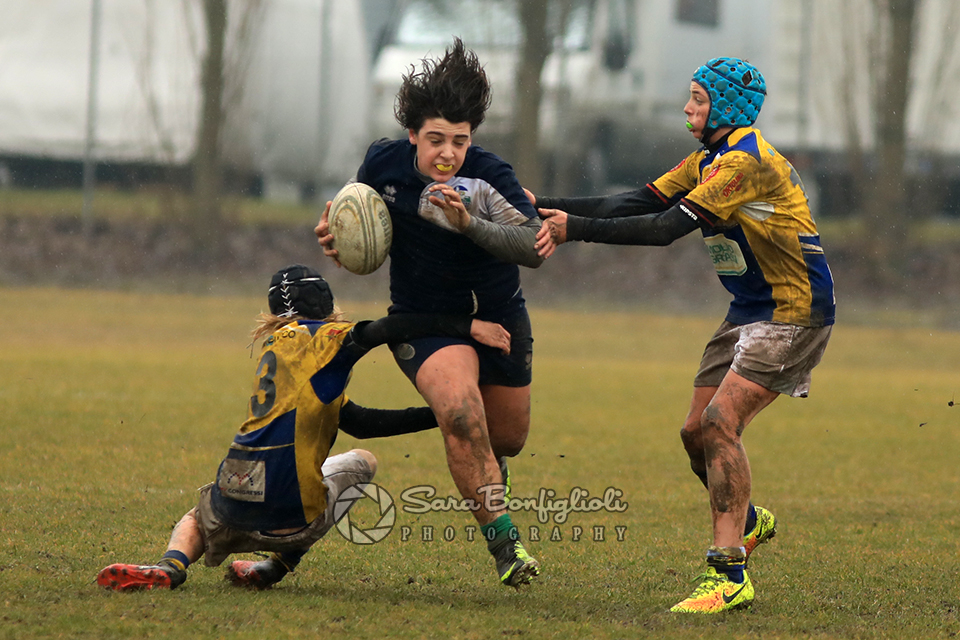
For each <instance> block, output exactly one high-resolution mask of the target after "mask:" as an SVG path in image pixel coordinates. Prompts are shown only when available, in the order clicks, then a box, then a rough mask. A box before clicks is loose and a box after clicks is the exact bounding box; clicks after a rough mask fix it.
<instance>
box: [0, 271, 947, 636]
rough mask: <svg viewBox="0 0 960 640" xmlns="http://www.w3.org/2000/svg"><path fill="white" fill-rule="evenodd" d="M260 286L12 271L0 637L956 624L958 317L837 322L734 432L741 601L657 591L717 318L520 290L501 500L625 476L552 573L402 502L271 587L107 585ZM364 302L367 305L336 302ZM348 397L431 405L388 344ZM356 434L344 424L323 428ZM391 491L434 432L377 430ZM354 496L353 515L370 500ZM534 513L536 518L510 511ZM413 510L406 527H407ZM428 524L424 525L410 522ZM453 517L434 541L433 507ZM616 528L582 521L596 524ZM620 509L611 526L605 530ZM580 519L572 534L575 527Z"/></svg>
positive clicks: (6, 325)
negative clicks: (694, 383) (506, 568)
mask: <svg viewBox="0 0 960 640" xmlns="http://www.w3.org/2000/svg"><path fill="white" fill-rule="evenodd" d="M262 306H263V302H262V300H260V299H259V298H253V297H249V298H247V297H221V298H215V297H190V296H182V295H181V296H178V295H147V294H130V293H100V292H96V293H95V292H84V291H72V290H56V289H0V340H2V345H3V346H2V347H0V371H2V374H0V408H2V412H0V416H2V418H0V419H2V428H0V543H2V554H0V638H35V637H69V638H102V637H129V638H141V637H171V638H264V637H271V638H303V637H323V636H330V637H332V636H337V637H350V638H354V637H356V638H381V637H390V638H427V637H436V638H494V637H520V638H545V637H565V638H566V637H584V638H587V637H589V638H744V637H761V638H901V637H906V638H931V637H953V636H956V635H957V634H958V633H960V614H958V610H960V586H958V581H960V556H958V553H957V548H958V547H957V541H958V539H960V511H958V509H957V490H958V486H960V470H958V465H957V460H958V459H960V456H958V454H960V435H958V434H960V406H957V405H954V406H950V402H951V401H960V368H958V366H957V361H958V357H960V333H949V332H932V331H929V330H918V329H906V328H895V329H871V328H863V327H856V328H850V327H845V326H843V325H841V326H839V327H837V328H836V330H835V332H834V337H833V341H832V343H831V345H830V348H829V349H828V351H827V355H826V358H825V360H824V362H823V363H822V364H821V366H820V367H819V368H818V369H817V370H816V372H815V375H814V386H813V393H812V396H811V397H810V398H809V399H806V400H792V399H786V398H784V399H781V400H778V401H777V402H776V403H774V405H772V406H771V407H770V408H769V409H768V410H766V411H764V413H763V414H761V416H760V417H759V418H758V419H757V420H756V421H755V422H754V424H752V425H751V426H750V428H749V429H748V431H747V434H746V436H745V442H746V446H747V448H748V451H749V453H750V455H751V462H752V468H753V478H754V497H755V499H756V501H757V502H758V503H759V504H762V505H764V506H766V507H768V508H770V509H772V510H773V511H774V512H775V513H776V514H777V515H778V517H779V519H780V522H781V530H780V533H779V535H778V536H777V538H776V539H775V540H774V541H773V542H772V543H771V544H769V545H765V546H764V547H761V548H760V549H759V550H758V551H757V554H756V555H755V556H754V560H753V562H752V565H753V566H752V571H751V573H752V577H753V580H754V582H755V585H756V587H757V600H756V603H755V605H754V606H753V608H752V609H750V610H748V611H744V612H738V613H734V614H730V615H725V616H721V617H717V618H708V619H701V618H689V617H677V616H674V615H671V614H668V613H665V611H666V609H667V608H668V607H669V606H670V605H672V604H673V603H674V602H675V601H677V600H678V599H680V598H681V597H683V596H685V595H687V593H688V592H689V591H690V590H691V588H692V585H691V584H690V581H691V580H692V579H693V578H694V577H695V576H696V574H697V573H698V572H699V571H700V569H701V567H702V555H703V551H704V549H705V548H706V545H707V544H708V542H709V540H708V533H709V516H708V511H707V507H706V498H705V495H704V492H703V490H702V488H700V485H699V483H698V482H697V481H696V480H695V478H694V477H693V475H692V474H691V473H690V472H689V470H688V467H687V462H686V459H685V455H684V454H683V451H682V448H681V446H680V442H679V438H678V435H677V432H678V429H679V426H680V424H681V422H682V420H683V417H684V414H685V412H686V408H687V402H688V400H689V393H690V380H691V377H692V375H693V373H694V370H695V367H696V364H697V361H698V358H699V355H700V351H701V348H702V345H703V343H704V342H705V340H706V339H707V337H708V336H709V335H710V334H711V332H712V331H713V329H714V328H715V325H716V324H717V322H718V320H719V318H717V319H705V320H704V319H700V318H689V317H660V316H655V315H640V314H631V313H607V314H604V315H602V316H599V317H586V316H585V315H584V314H582V313H579V312H574V311H570V312H563V311H546V310H543V309H534V310H533V311H532V317H533V321H534V329H535V336H536V358H535V367H534V370H535V376H534V388H533V402H534V404H533V427H532V431H531V434H530V438H529V440H528V443H527V446H526V448H525V450H524V452H523V453H522V454H521V455H520V456H519V457H518V458H517V459H516V460H515V461H514V462H513V463H512V469H513V471H514V492H515V495H516V496H517V497H524V496H532V495H535V494H536V492H537V490H538V489H539V488H540V487H543V488H547V489H553V490H554V491H556V493H557V494H558V495H560V496H564V495H567V494H569V492H570V490H571V489H572V488H573V487H581V488H584V489H587V490H589V491H590V492H591V494H593V495H597V494H600V493H602V492H603V490H604V489H605V488H606V487H610V486H612V487H615V488H619V489H620V490H622V491H623V492H624V495H623V497H622V499H623V500H624V501H626V502H627V503H628V508H627V510H626V512H624V513H592V514H584V513H579V514H573V515H571V516H570V519H569V521H567V522H565V523H563V524H559V525H557V527H558V531H559V532H560V534H561V536H562V540H560V541H551V540H549V539H546V538H548V537H549V533H551V532H552V531H553V528H552V527H553V524H549V525H543V526H541V538H542V539H541V541H540V542H534V543H531V544H530V545H529V548H530V550H531V552H533V553H534V555H536V556H537V557H538V558H539V559H540V560H541V562H542V563H543V567H544V573H543V575H542V576H541V579H540V580H539V581H538V582H537V583H536V584H534V585H532V587H531V588H529V589H526V590H524V591H522V592H520V593H515V592H512V591H510V590H507V589H504V588H502V587H500V586H499V585H498V584H497V581H496V577H495V574H494V571H493V565H492V562H491V560H490V558H489V556H488V554H487V552H486V550H485V548H484V545H483V543H481V542H478V541H474V542H472V543H471V542H468V541H467V540H466V539H465V538H466V527H467V526H468V525H469V524H471V522H472V521H471V519H470V518H469V517H468V516H467V515H465V514H461V513H446V514H444V513H431V514H427V515H420V516H414V515H411V514H407V513H403V512H400V513H399V514H398V520H397V527H398V528H397V529H395V530H394V532H393V533H392V534H391V535H390V536H389V537H388V538H387V539H386V540H384V541H383V542H381V543H379V544H376V545H373V546H369V547H361V546H355V545H351V544H349V543H348V542H346V541H345V540H344V539H343V538H341V537H340V536H339V535H338V534H337V533H336V532H331V534H330V535H328V537H327V538H326V539H325V540H323V541H322V542H321V543H319V544H318V545H317V546H316V547H315V548H314V549H313V550H312V551H311V552H310V554H309V555H308V556H307V557H306V558H305V560H304V562H303V564H302V565H301V568H300V569H298V571H297V573H296V574H295V575H293V576H290V577H289V578H288V579H286V580H284V582H283V583H282V584H281V585H279V586H278V587H277V588H276V589H274V590H272V591H268V592H263V593H255V592H246V591H237V590H235V589H233V588H231V587H229V586H228V585H227V584H226V583H225V582H223V580H222V573H223V568H222V567H221V568H218V569H209V568H206V567H203V566H197V567H194V568H192V569H191V572H190V579H189V580H188V582H187V583H186V584H185V585H184V586H183V587H182V588H180V589H178V590H176V591H173V592H158V593H134V594H117V593H111V592H105V591H102V590H100V589H99V588H98V587H97V586H96V584H95V583H94V577H95V575H96V573H97V571H98V570H99V569H100V568H101V567H103V566H105V565H107V564H110V563H112V562H150V561H155V560H156V559H157V558H158V557H159V555H160V554H161V553H162V551H163V549H164V547H165V544H166V541H167V537H168V535H169V533H170V529H171V527H172V525H173V524H174V522H175V521H176V520H177V519H178V518H179V517H180V515H181V514H182V513H183V512H185V511H186V510H187V509H189V508H190V507H192V506H193V504H194V502H195V498H196V494H195V488H196V487H199V486H200V485H202V484H204V483H206V482H208V481H210V480H211V479H212V478H213V474H214V472H215V469H216V465H217V464H218V463H219V461H220V459H221V457H222V456H223V455H224V453H225V451H226V447H227V445H228V443H229V441H230V439H231V437H232V435H233V432H234V429H235V428H236V426H237V425H238V423H239V422H240V421H241V420H242V419H243V417H244V406H245V400H246V398H247V397H248V396H249V394H250V385H251V381H252V373H253V369H254V367H255V365H256V361H255V360H254V359H252V358H251V351H250V349H249V348H248V345H249V340H248V338H247V333H248V331H249V329H250V327H251V323H252V318H253V317H254V315H255V314H256V313H257V312H259V311H260V309H261V308H262ZM343 306H344V307H345V310H346V311H347V312H348V313H349V314H350V315H351V316H352V317H354V318H356V319H361V318H369V317H375V316H377V315H379V314H380V313H381V312H382V309H383V306H382V305H359V304H350V303H345V304H343ZM350 395H351V397H352V398H354V399H355V400H357V401H358V402H360V403H361V404H367V405H370V406H381V407H400V406H406V405H409V404H420V400H419V396H417V395H416V393H415V392H414V391H413V389H412V388H411V387H410V385H409V384H408V383H407V382H406V380H405V379H404V378H403V377H402V376H401V375H400V373H399V371H398V370H397V368H396V366H395V365H394V363H393V362H392V358H391V357H390V354H389V352H388V351H387V350H386V349H385V348H382V347H381V348H378V349H377V350H375V351H374V352H373V353H371V354H370V355H369V356H368V357H367V358H366V359H364V360H363V361H361V363H360V364H359V365H358V366H357V370H356V374H355V376H354V380H353V382H352V383H351V388H350ZM357 445H358V442H357V441H354V440H352V439H351V438H349V437H348V436H345V435H341V437H340V439H339V440H338V442H337V446H336V450H337V451H342V450H345V449H347V448H351V447H353V446H357ZM361 446H364V447H366V448H369V449H370V450H371V451H373V452H374V453H375V454H376V455H377V456H378V458H379V460H380V473H379V474H378V476H377V480H376V481H377V483H378V484H380V485H381V486H382V487H384V488H385V489H387V490H388V491H390V492H391V494H392V495H393V497H394V499H396V500H399V494H400V492H401V491H402V490H403V489H404V488H406V487H409V486H413V485H420V484H432V485H434V486H435V487H437V489H438V492H439V495H441V496H452V495H455V490H454V487H453V484H452V482H451V481H450V479H449V475H448V472H447V470H446V464H445V460H444V455H443V447H442V443H441V441H440V438H439V437H438V434H437V433H435V432H433V433H423V434H415V435H411V436H406V437H402V438H395V439H391V440H372V441H365V442H364V443H362V445H361ZM372 508H373V507H372V505H370V504H369V503H361V504H360V505H358V508H357V514H356V521H359V522H361V523H363V522H366V521H367V520H370V519H372V518H375V517H376V515H375V514H374V513H373V512H372V511H371V510H372ZM514 520H515V522H517V523H518V524H519V525H520V526H521V528H522V530H523V531H524V532H526V533H529V527H530V526H532V525H536V524H537V522H536V516H535V514H533V513H525V512H521V513H518V514H515V516H514ZM401 526H407V527H409V528H410V529H411V532H412V536H411V539H409V540H407V541H403V540H401V537H400V531H399V527H401ZM425 526H432V527H434V528H435V540H434V541H433V542H424V541H422V540H421V532H422V530H423V527H425ZM447 526H451V527H453V531H454V533H455V534H456V537H455V539H454V540H453V541H452V542H446V541H444V540H443V539H442V532H443V529H444V527H447ZM597 526H603V527H606V539H605V541H604V542H597V541H593V540H591V539H590V534H591V533H592V531H593V529H594V527H597ZM617 526H622V527H626V528H627V529H626V537H625V540H624V541H622V542H618V541H617V540H616V535H615V534H614V533H613V530H614V527H617ZM574 527H581V528H582V529H583V530H584V536H583V538H582V539H581V540H579V541H574V540H573V539H572V536H573V528H574Z"/></svg>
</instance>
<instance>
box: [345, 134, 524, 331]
mask: <svg viewBox="0 0 960 640" xmlns="http://www.w3.org/2000/svg"><path fill="white" fill-rule="evenodd" d="M416 155H417V150H416V147H415V146H414V145H412V144H410V142H409V140H386V139H384V140H378V141H377V142H374V143H373V144H372V145H371V146H370V148H369V149H368V150H367V155H366V158H365V159H364V161H363V165H362V166H361V167H360V170H359V171H358V172H357V181H358V182H363V183H365V184H368V185H370V186H371V187H373V188H374V189H376V191H377V193H379V194H380V196H381V197H382V198H383V200H384V202H385V203H386V204H387V208H388V209H389V210H390V216H391V218H392V221H393V244H392V246H391V249H390V298H391V301H392V303H393V305H392V306H391V308H390V312H391V313H395V312H400V313H410V312H418V313H466V314H471V315H475V316H477V317H480V318H491V317H494V318H495V317H500V316H502V315H503V314H505V313H509V312H512V311H515V310H517V309H520V308H522V307H523V304H524V301H523V295H522V292H521V291H520V269H519V267H517V265H515V264H509V263H507V262H504V261H502V260H500V259H498V258H496V257H494V256H493V255H492V254H490V253H489V252H488V251H486V250H485V249H483V248H481V247H480V246H478V245H477V244H476V243H474V242H473V241H472V240H470V239H469V238H467V237H466V236H464V235H462V234H460V233H458V232H457V231H455V230H453V228H452V227H451V226H450V224H449V223H448V222H447V220H446V217H445V216H444V215H443V212H442V210H440V209H439V208H438V207H435V206H434V205H432V204H430V202H429V201H428V199H427V198H428V196H429V195H430V194H429V193H428V192H427V189H428V188H429V187H430V186H431V185H434V184H436V183H435V182H432V181H430V179H429V178H428V177H426V176H425V175H424V174H422V173H420V172H419V171H418V170H417V168H416ZM447 184H449V185H450V186H452V187H453V188H454V189H456V190H457V191H459V192H460V197H461V200H462V201H463V204H464V206H465V207H466V209H467V211H468V212H469V214H470V215H471V216H475V217H477V218H479V219H483V220H487V221H490V222H493V223H496V224H502V225H521V224H524V223H525V222H527V221H529V220H531V219H535V218H536V217H537V212H536V211H535V210H534V208H533V205H531V204H530V201H529V200H528V199H527V197H526V195H525V194H524V192H523V188H522V187H521V186H520V183H519V182H517V178H516V175H515V174H514V172H513V168H512V167H511V166H510V165H509V164H508V163H507V162H505V161H504V160H502V159H501V158H499V157H497V156H496V155H494V154H492V153H490V152H488V151H484V150H483V149H482V148H480V147H476V146H472V147H470V148H469V149H468V150H467V154H466V158H465V160H464V163H463V166H462V167H461V168H460V170H459V171H458V172H457V175H456V176H455V177H454V178H452V179H450V180H449V181H447Z"/></svg>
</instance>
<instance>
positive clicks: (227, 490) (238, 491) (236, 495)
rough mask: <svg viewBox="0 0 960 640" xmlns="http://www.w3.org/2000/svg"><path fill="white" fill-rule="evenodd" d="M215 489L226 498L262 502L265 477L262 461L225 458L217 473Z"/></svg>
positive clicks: (265, 483) (265, 484) (265, 486)
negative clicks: (217, 488)
mask: <svg viewBox="0 0 960 640" xmlns="http://www.w3.org/2000/svg"><path fill="white" fill-rule="evenodd" d="M217 487H219V489H220V493H221V494H222V495H223V496H224V497H226V498H233V499H234V500H242V501H243V502H263V496H264V493H265V491H266V488H267V477H266V473H265V465H264V462H263V460H238V459H236V458H227V459H225V460H224V461H223V464H222V465H220V472H219V473H217Z"/></svg>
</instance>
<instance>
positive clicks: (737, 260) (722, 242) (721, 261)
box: [703, 235, 747, 276]
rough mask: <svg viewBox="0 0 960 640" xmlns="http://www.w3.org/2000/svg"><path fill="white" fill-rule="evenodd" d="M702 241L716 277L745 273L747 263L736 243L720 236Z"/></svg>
mask: <svg viewBox="0 0 960 640" xmlns="http://www.w3.org/2000/svg"><path fill="white" fill-rule="evenodd" d="M703 241H704V242H705V243H706V244H707V251H708V252H709V253H710V258H711V259H712V260H713V268H714V269H716V270H717V275H721V276H742V275H743V274H745V273H746V272H747V261H746V259H745V258H744V257H743V251H742V250H741V249H740V245H738V244H737V243H736V242H734V241H733V240H731V239H730V238H727V237H726V236H722V235H716V236H710V237H708V238H704V239H703Z"/></svg>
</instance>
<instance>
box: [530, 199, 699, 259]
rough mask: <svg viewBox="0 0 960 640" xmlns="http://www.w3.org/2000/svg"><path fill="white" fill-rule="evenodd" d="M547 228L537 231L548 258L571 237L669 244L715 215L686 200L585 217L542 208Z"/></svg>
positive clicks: (612, 242)
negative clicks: (649, 210)
mask: <svg viewBox="0 0 960 640" xmlns="http://www.w3.org/2000/svg"><path fill="white" fill-rule="evenodd" d="M540 215H542V216H544V217H545V218H546V220H545V221H544V225H543V229H541V230H540V233H538V234H537V244H536V247H537V251H538V252H539V253H540V255H541V256H543V257H544V258H548V257H550V255H552V254H553V252H554V251H556V248H557V247H558V246H559V245H561V244H563V243H564V242H567V241H569V240H581V241H583V242H601V243H604V244H631V245H653V246H666V245H668V244H670V243H671V242H673V241H674V240H677V239H678V238H682V237H683V236H685V235H687V234H688V233H690V232H691V231H693V230H695V229H697V228H699V227H700V226H701V225H706V226H712V224H713V221H714V220H715V218H714V217H713V216H712V214H710V213H709V212H706V211H704V210H703V209H702V208H701V207H693V206H691V205H690V204H689V203H687V202H685V201H681V202H679V203H678V204H676V205H674V206H672V207H670V208H669V209H667V210H666V211H662V212H660V213H653V214H647V215H639V216H630V217H625V218H581V217H578V216H572V215H568V214H567V213H566V212H564V211H559V210H556V209H541V210H540Z"/></svg>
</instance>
